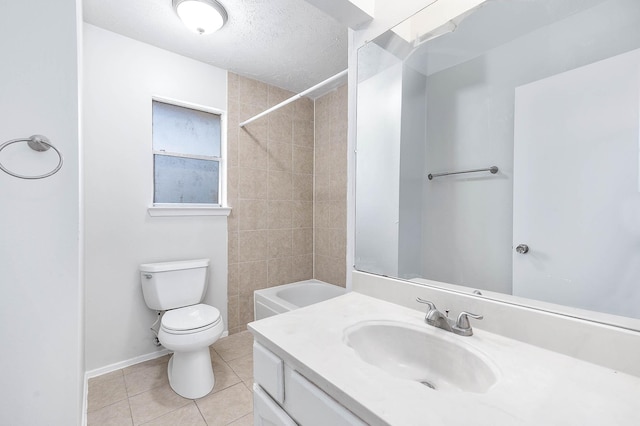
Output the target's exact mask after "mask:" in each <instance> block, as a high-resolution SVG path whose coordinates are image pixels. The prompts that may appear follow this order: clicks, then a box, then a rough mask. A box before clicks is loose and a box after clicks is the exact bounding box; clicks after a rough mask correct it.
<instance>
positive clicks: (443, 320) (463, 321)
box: [416, 297, 483, 336]
mask: <svg viewBox="0 0 640 426" xmlns="http://www.w3.org/2000/svg"><path fill="white" fill-rule="evenodd" d="M416 302H419V303H424V304H425V305H427V306H428V307H429V310H428V311H427V313H426V314H425V316H424V322H426V323H427V324H429V325H432V326H434V327H438V328H441V329H443V330H446V331H449V332H451V333H455V334H459V335H460V336H471V335H473V329H472V328H471V324H470V323H469V317H471V318H473V319H479V320H481V319H482V318H483V316H482V315H476V314H472V313H470V312H460V315H458V319H457V320H455V321H454V320H452V319H449V318H448V317H447V316H446V315H445V314H443V313H442V312H440V311H439V310H438V309H437V308H436V305H435V303H433V302H430V301H428V300H424V299H422V298H420V297H416Z"/></svg>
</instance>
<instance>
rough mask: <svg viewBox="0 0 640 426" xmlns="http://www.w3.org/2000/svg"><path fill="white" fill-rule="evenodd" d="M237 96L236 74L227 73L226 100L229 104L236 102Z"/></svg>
mask: <svg viewBox="0 0 640 426" xmlns="http://www.w3.org/2000/svg"><path fill="white" fill-rule="evenodd" d="M238 96H239V87H238V74H236V73H233V72H227V99H228V100H229V103H231V102H232V101H235V102H237V101H238Z"/></svg>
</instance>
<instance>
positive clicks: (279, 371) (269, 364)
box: [253, 342, 284, 404]
mask: <svg viewBox="0 0 640 426" xmlns="http://www.w3.org/2000/svg"><path fill="white" fill-rule="evenodd" d="M253 381H254V382H256V383H257V384H259V385H260V386H262V389H264V390H265V391H267V393H268V394H269V395H271V397H272V398H273V399H274V400H275V401H276V402H278V403H279V404H282V403H283V402H284V362H283V361H282V360H281V359H280V358H279V357H278V356H277V355H276V354H274V353H273V352H271V351H270V350H268V349H267V348H265V347H264V346H262V345H261V344H260V343H258V342H254V343H253Z"/></svg>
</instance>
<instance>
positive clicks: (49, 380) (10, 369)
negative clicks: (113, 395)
mask: <svg viewBox="0 0 640 426" xmlns="http://www.w3.org/2000/svg"><path fill="white" fill-rule="evenodd" d="M79 8H80V4H79V2H76V1H75V0H60V1H56V2H51V1H42V0H33V1H29V2H20V1H16V2H3V3H2V13H0V52H2V67H0V93H1V95H0V117H2V120H1V125H0V143H4V142H5V141H9V140H12V139H17V138H25V137H29V136H31V135H33V134H42V135H45V136H47V137H48V138H49V139H50V141H51V143H52V144H53V145H54V146H55V147H56V148H58V149H59V150H60V152H61V153H62V155H63V157H64V164H63V167H62V168H61V169H60V171H59V172H58V173H56V174H55V175H53V176H50V177H48V178H44V179H38V180H23V179H18V178H16V177H13V176H10V175H8V174H6V173H4V172H2V171H0V199H1V200H2V202H1V205H2V207H0V235H1V236H2V237H1V238H0V321H1V322H2V332H1V333H0V335H1V337H2V343H3V350H2V355H0V364H1V365H2V367H3V371H2V379H1V383H2V385H1V386H0V424H3V425H44V424H51V425H54V424H55V425H75V424H80V423H81V419H82V417H81V415H82V396H83V383H84V378H83V373H84V364H83V350H84V349H83V348H84V342H83V336H82V278H81V276H80V268H81V242H80V235H81V232H82V229H81V218H80V206H81V199H80V189H79V188H80V165H79V158H78V157H79V153H80V138H79V107H78V102H79V87H78V81H79V70H78V68H79V66H78V61H79V59H78V55H79V52H78V44H79V39H80V35H79V34H78V32H79V28H78V22H79V16H80V15H81V14H80V13H79ZM25 23H28V26H25ZM1 157H2V162H3V164H4V165H5V166H6V167H8V168H10V169H11V170H13V171H14V172H16V173H22V174H31V173H33V174H43V173H46V172H48V171H50V170H52V169H53V167H55V165H56V164H57V157H56V155H55V153H54V152H53V150H49V151H47V152H35V151H32V150H31V149H29V148H28V147H27V145H26V144H24V143H20V144H15V145H11V146H10V147H8V148H7V150H6V151H4V150H3V152H2V156H1Z"/></svg>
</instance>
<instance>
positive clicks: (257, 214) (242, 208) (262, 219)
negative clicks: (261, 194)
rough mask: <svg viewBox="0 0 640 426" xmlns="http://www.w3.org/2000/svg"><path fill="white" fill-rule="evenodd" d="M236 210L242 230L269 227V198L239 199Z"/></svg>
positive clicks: (239, 227) (239, 226)
mask: <svg viewBox="0 0 640 426" xmlns="http://www.w3.org/2000/svg"><path fill="white" fill-rule="evenodd" d="M236 211H237V216H238V229H239V230H240V231H251V230H259V229H266V228H267V200H246V199H241V200H238V207H237V209H236Z"/></svg>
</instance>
